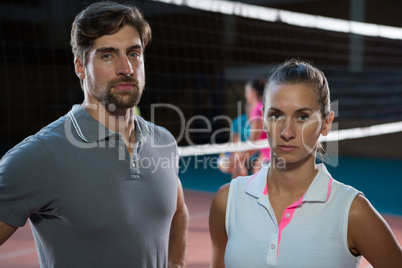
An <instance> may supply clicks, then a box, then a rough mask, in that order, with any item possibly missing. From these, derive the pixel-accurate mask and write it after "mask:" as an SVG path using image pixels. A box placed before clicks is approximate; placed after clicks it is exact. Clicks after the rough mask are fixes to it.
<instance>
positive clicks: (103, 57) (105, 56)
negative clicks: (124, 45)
mask: <svg viewBox="0 0 402 268" xmlns="http://www.w3.org/2000/svg"><path fill="white" fill-rule="evenodd" d="M111 57H112V55H111V54H104V55H102V59H110V58H111Z"/></svg>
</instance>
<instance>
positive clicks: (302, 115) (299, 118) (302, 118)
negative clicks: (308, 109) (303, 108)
mask: <svg viewBox="0 0 402 268" xmlns="http://www.w3.org/2000/svg"><path fill="white" fill-rule="evenodd" d="M309 118H310V116H309V115H307V114H301V115H299V116H298V117H297V119H298V120H300V121H306V120H308V119H309Z"/></svg>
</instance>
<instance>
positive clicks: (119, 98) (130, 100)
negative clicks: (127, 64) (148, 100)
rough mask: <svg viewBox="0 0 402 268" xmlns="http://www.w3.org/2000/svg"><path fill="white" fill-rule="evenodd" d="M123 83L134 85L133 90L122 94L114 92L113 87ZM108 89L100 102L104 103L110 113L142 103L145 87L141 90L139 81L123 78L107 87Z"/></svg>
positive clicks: (111, 82) (132, 78) (113, 81)
mask: <svg viewBox="0 0 402 268" xmlns="http://www.w3.org/2000/svg"><path fill="white" fill-rule="evenodd" d="M121 83H130V84H133V89H132V90H130V91H121V92H119V91H117V92H116V91H112V88H113V87H115V86H116V85H118V84H121ZM106 89H107V91H106V92H105V95H104V96H103V98H102V99H101V100H100V101H102V102H103V103H104V105H105V107H106V108H107V109H108V110H110V111H114V110H116V109H126V108H132V107H134V106H136V105H137V104H138V103H139V102H140V99H141V95H142V92H143V87H142V88H140V85H139V83H138V80H137V79H136V78H134V77H122V78H118V79H115V80H112V81H110V82H109V83H108V84H107V85H106Z"/></svg>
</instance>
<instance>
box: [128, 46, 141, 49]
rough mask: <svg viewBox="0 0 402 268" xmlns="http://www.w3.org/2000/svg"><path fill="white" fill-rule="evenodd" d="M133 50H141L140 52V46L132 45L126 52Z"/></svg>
mask: <svg viewBox="0 0 402 268" xmlns="http://www.w3.org/2000/svg"><path fill="white" fill-rule="evenodd" d="M135 49H141V50H142V46H141V45H134V46H131V47H129V48H127V50H135Z"/></svg>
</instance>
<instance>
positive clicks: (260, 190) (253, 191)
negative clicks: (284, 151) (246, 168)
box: [244, 164, 271, 198]
mask: <svg viewBox="0 0 402 268" xmlns="http://www.w3.org/2000/svg"><path fill="white" fill-rule="evenodd" d="M270 166H271V164H269V165H264V166H263V167H262V168H261V169H260V170H259V171H258V172H257V173H256V174H254V175H253V176H251V177H250V179H249V181H248V182H247V185H246V188H245V189H244V190H245V192H246V193H247V194H249V195H252V196H254V197H255V198H259V197H260V196H262V195H263V194H264V189H265V186H266V185H267V175H268V170H269V168H270Z"/></svg>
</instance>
